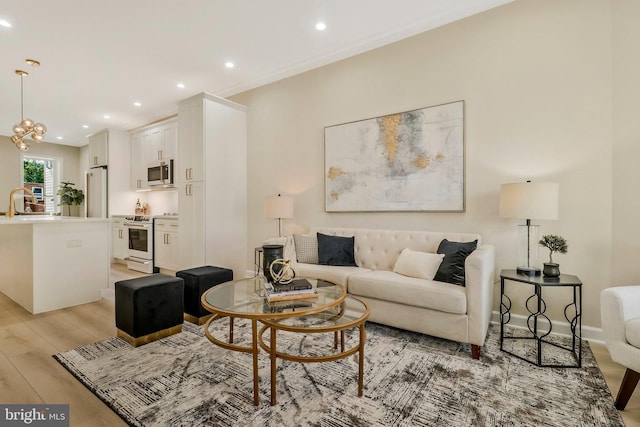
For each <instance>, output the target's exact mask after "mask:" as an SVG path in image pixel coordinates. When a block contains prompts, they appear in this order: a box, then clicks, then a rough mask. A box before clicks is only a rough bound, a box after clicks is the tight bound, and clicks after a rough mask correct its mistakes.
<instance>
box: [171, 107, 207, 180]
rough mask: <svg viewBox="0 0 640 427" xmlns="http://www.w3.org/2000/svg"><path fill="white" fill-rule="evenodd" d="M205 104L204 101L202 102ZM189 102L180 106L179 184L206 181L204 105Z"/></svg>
mask: <svg viewBox="0 0 640 427" xmlns="http://www.w3.org/2000/svg"><path fill="white" fill-rule="evenodd" d="M202 102H204V101H202ZM202 102H197V100H196V102H188V103H184V104H181V105H179V106H178V135H179V137H178V138H179V143H178V159H177V167H176V174H177V175H176V176H175V179H176V181H177V182H188V181H202V180H203V179H204V123H203V117H202V115H203V114H204V105H203V104H202Z"/></svg>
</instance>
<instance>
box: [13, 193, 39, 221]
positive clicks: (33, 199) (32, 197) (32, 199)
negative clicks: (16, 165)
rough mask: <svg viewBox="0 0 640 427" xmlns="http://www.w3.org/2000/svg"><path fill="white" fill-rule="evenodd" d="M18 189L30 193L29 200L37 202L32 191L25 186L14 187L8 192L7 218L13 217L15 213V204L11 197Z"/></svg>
mask: <svg viewBox="0 0 640 427" xmlns="http://www.w3.org/2000/svg"><path fill="white" fill-rule="evenodd" d="M18 191H22V192H23V193H25V194H26V193H29V194H31V201H33V203H37V200H36V196H34V194H33V192H32V191H31V190H29V189H28V188H25V187H18V188H14V189H13V190H11V194H9V212H7V217H8V218H13V217H14V216H15V214H16V206H15V204H14V201H13V197H14V195H15V194H16V193H17V192H18Z"/></svg>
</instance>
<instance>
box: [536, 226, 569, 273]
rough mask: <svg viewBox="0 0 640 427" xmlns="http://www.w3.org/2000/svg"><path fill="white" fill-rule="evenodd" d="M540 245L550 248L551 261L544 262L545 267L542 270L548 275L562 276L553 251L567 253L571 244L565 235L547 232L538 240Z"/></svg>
mask: <svg viewBox="0 0 640 427" xmlns="http://www.w3.org/2000/svg"><path fill="white" fill-rule="evenodd" d="M538 243H539V244H540V246H544V247H545V248H547V249H549V262H545V263H544V269H543V270H542V272H543V273H544V275H545V276H547V277H558V276H560V265H559V264H557V263H555V262H553V253H554V252H558V253H561V254H566V253H567V250H568V249H569V245H568V244H567V241H566V240H565V239H564V237H561V236H556V235H555V234H547V235H546V236H542V239H540V241H539V242H538Z"/></svg>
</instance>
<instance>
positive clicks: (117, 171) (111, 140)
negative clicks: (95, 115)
mask: <svg viewBox="0 0 640 427" xmlns="http://www.w3.org/2000/svg"><path fill="white" fill-rule="evenodd" d="M87 141H88V148H87V154H88V159H87V161H86V162H85V163H84V167H85V169H90V168H94V167H105V166H106V168H107V214H108V216H111V215H113V214H118V213H122V212H127V211H129V210H130V209H131V203H132V202H131V199H132V197H133V195H132V193H131V178H130V177H131V175H130V171H131V163H130V162H131V157H130V155H131V138H130V137H129V134H128V133H127V132H124V131H120V130H115V129H103V130H101V131H98V132H96V133H94V134H92V135H90V136H89V137H88V138H87ZM87 184H88V183H87V182H86V181H85V182H84V183H82V186H83V187H84V188H83V190H84V193H85V197H86V195H88V192H87ZM79 185H80V184H79ZM134 200H135V199H134Z"/></svg>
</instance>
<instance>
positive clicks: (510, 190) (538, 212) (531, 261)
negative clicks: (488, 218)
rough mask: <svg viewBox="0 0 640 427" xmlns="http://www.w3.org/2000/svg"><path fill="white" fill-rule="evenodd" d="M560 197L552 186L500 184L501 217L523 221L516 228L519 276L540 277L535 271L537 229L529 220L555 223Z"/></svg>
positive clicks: (539, 183) (554, 186)
mask: <svg viewBox="0 0 640 427" xmlns="http://www.w3.org/2000/svg"><path fill="white" fill-rule="evenodd" d="M559 195H560V189H559V185H558V184H557V183H554V182H531V181H527V182H518V183H513V184H502V186H501V188H500V216H501V217H502V218H519V219H525V220H526V224H524V225H519V226H518V268H517V272H518V273H520V274H526V275H529V276H538V275H540V268H539V267H537V266H538V265H539V264H538V241H539V237H538V236H539V231H538V229H539V226H538V225H533V224H531V220H532V219H558V204H559Z"/></svg>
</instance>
